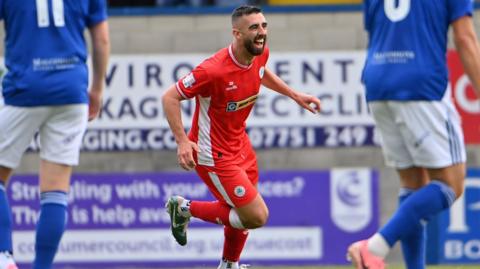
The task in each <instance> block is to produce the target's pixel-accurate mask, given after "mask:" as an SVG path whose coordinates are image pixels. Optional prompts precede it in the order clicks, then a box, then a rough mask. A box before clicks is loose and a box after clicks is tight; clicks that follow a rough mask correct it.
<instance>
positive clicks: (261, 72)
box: [258, 66, 265, 78]
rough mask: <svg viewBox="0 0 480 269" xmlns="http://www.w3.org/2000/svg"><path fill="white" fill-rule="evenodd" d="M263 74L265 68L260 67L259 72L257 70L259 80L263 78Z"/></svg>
mask: <svg viewBox="0 0 480 269" xmlns="http://www.w3.org/2000/svg"><path fill="white" fill-rule="evenodd" d="M264 74H265V66H262V67H260V70H258V75H259V76H260V78H263V75H264Z"/></svg>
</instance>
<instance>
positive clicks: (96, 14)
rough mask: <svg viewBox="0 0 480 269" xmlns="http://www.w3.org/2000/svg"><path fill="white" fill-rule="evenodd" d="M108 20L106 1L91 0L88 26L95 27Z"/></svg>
mask: <svg viewBox="0 0 480 269" xmlns="http://www.w3.org/2000/svg"><path fill="white" fill-rule="evenodd" d="M106 19H107V2H106V0H90V6H89V7H88V15H87V26H88V27H90V26H94V25H95V24H98V23H100V22H102V21H104V20H106Z"/></svg>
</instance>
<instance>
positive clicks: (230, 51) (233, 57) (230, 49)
mask: <svg viewBox="0 0 480 269" xmlns="http://www.w3.org/2000/svg"><path fill="white" fill-rule="evenodd" d="M228 54H229V55H230V58H231V59H232V61H233V62H234V63H235V64H236V65H237V66H238V67H240V68H243V69H249V68H250V67H252V64H253V62H252V63H251V64H250V65H244V64H241V63H240V62H239V61H237V59H236V58H235V55H233V50H232V44H230V46H228Z"/></svg>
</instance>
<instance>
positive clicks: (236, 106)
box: [227, 94, 258, 112]
mask: <svg viewBox="0 0 480 269" xmlns="http://www.w3.org/2000/svg"><path fill="white" fill-rule="evenodd" d="M257 99H258V94H257V95H253V96H250V97H248V98H247V99H244V100H241V101H238V102H228V103H227V112H233V111H237V110H240V109H243V108H246V107H248V106H250V105H253V104H254V103H255V101H257Z"/></svg>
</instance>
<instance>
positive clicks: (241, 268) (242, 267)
mask: <svg viewBox="0 0 480 269" xmlns="http://www.w3.org/2000/svg"><path fill="white" fill-rule="evenodd" d="M248 268H250V264H240V265H239V266H238V269H248Z"/></svg>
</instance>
